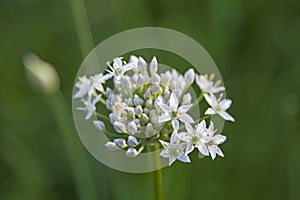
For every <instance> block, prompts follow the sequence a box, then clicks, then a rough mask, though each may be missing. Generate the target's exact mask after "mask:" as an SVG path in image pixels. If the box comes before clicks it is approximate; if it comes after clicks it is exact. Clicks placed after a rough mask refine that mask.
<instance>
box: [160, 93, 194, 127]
mask: <svg viewBox="0 0 300 200" xmlns="http://www.w3.org/2000/svg"><path fill="white" fill-rule="evenodd" d="M159 106H160V108H161V109H162V110H163V111H164V113H163V114H162V115H161V116H160V117H159V118H158V123H162V122H167V121H170V120H172V126H173V129H174V130H175V131H177V130H178V128H179V121H178V120H180V121H181V122H183V123H185V124H190V123H193V122H194V120H193V118H192V117H191V116H190V115H188V114H187V113H186V112H187V111H188V110H189V109H190V108H191V107H192V106H193V104H189V105H183V106H180V107H179V108H178V106H179V102H178V99H177V97H176V95H174V94H173V93H172V94H171V97H170V100H169V105H167V104H164V103H160V104H159Z"/></svg>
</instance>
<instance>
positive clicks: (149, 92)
mask: <svg viewBox="0 0 300 200" xmlns="http://www.w3.org/2000/svg"><path fill="white" fill-rule="evenodd" d="M151 95H152V94H151V89H150V88H148V89H147V90H146V92H145V94H144V99H148V98H149V97H151Z"/></svg>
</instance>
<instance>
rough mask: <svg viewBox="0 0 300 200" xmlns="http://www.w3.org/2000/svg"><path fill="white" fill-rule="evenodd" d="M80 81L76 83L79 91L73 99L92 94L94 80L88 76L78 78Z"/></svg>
mask: <svg viewBox="0 0 300 200" xmlns="http://www.w3.org/2000/svg"><path fill="white" fill-rule="evenodd" d="M78 79H79V81H78V82H77V83H76V87H77V88H78V91H77V92H76V93H75V94H74V96H73V98H74V99H76V98H82V97H84V96H85V95H86V94H88V93H92V89H93V88H92V80H90V79H89V78H87V77H86V76H80V77H78Z"/></svg>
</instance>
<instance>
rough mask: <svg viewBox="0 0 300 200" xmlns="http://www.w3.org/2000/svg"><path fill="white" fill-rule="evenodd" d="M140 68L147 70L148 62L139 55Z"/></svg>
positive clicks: (142, 70)
mask: <svg viewBox="0 0 300 200" xmlns="http://www.w3.org/2000/svg"><path fill="white" fill-rule="evenodd" d="M138 69H139V71H140V72H144V71H146V70H147V63H146V61H145V60H144V59H143V58H142V57H139V61H138Z"/></svg>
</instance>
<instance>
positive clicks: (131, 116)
mask: <svg viewBox="0 0 300 200" xmlns="http://www.w3.org/2000/svg"><path fill="white" fill-rule="evenodd" d="M126 110H127V112H128V115H129V117H130V118H131V119H134V118H135V112H134V108H133V107H128V108H126Z"/></svg>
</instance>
